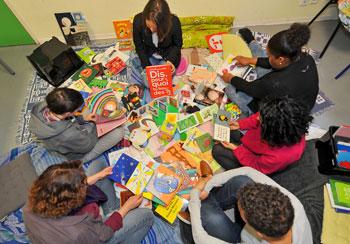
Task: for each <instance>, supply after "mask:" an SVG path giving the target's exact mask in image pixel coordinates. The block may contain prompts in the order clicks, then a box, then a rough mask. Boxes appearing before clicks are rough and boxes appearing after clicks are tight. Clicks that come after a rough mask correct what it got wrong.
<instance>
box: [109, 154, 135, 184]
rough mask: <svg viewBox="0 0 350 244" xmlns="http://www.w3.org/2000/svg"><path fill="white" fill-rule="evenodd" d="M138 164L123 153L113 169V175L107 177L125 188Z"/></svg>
mask: <svg viewBox="0 0 350 244" xmlns="http://www.w3.org/2000/svg"><path fill="white" fill-rule="evenodd" d="M138 163H139V161H137V160H136V159H134V158H132V157H130V156H129V155H127V154H125V153H123V154H122V155H121V156H120V157H119V159H118V160H117V162H116V163H115V165H114V167H113V174H111V175H110V176H108V177H109V178H110V179H111V180H113V181H115V182H117V183H120V184H122V185H124V186H125V185H126V183H127V182H128V180H129V178H130V177H131V175H132V173H133V172H134V171H135V168H136V167H137V165H138Z"/></svg>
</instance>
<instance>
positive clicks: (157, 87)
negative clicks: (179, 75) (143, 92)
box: [146, 64, 174, 98]
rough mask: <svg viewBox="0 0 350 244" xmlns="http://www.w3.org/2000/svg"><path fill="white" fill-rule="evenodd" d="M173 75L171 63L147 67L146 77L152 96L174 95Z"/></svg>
mask: <svg viewBox="0 0 350 244" xmlns="http://www.w3.org/2000/svg"><path fill="white" fill-rule="evenodd" d="M172 75H173V74H172V72H171V67H170V65H169V64H164V65H156V66H147V67H146V77H147V81H148V84H149V88H150V95H151V97H152V98H158V97H164V96H173V95H174V92H173V82H172Z"/></svg>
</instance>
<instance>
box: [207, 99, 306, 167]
mask: <svg viewBox="0 0 350 244" xmlns="http://www.w3.org/2000/svg"><path fill="white" fill-rule="evenodd" d="M311 120H312V116H310V114H309V110H308V109H307V108H306V107H305V106H304V105H303V104H302V103H299V102H297V101H296V100H294V99H292V98H290V97H287V96H284V97H279V98H270V99H269V98H267V99H264V100H263V101H262V102H261V104H260V109H259V112H258V113H255V114H253V115H251V116H249V117H248V118H245V119H241V120H238V121H234V122H231V123H230V128H231V142H230V143H229V142H221V144H216V145H215V146H214V147H213V151H212V154H213V157H214V158H215V160H216V161H217V162H218V163H219V164H220V165H221V166H222V167H223V168H224V169H226V170H228V169H234V168H238V167H241V166H249V167H252V168H254V169H256V170H258V171H260V172H262V173H264V174H271V173H274V172H276V171H279V170H282V169H284V168H286V167H287V166H288V165H290V164H292V163H294V162H295V161H297V160H298V159H300V157H301V156H302V154H303V152H304V148H305V134H306V133H307V132H308V128H309V123H310V122H311ZM239 130H242V131H244V130H245V131H246V133H245V134H244V135H243V136H242V134H241V133H240V131H239Z"/></svg>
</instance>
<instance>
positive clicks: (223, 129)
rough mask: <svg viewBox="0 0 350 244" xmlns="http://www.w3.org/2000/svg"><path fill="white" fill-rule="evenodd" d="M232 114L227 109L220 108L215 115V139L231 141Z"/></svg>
mask: <svg viewBox="0 0 350 244" xmlns="http://www.w3.org/2000/svg"><path fill="white" fill-rule="evenodd" d="M230 120H231V114H230V113H229V112H227V111H225V110H221V109H220V110H219V111H218V113H217V114H215V115H214V136H213V138H214V140H217V141H225V142H230Z"/></svg>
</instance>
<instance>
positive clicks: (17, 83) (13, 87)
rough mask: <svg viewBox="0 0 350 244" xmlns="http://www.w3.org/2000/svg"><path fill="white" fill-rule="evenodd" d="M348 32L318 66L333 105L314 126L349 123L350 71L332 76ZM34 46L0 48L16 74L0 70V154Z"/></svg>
mask: <svg viewBox="0 0 350 244" xmlns="http://www.w3.org/2000/svg"><path fill="white" fill-rule="evenodd" d="M335 24H336V22H335V21H326V22H325V21H323V22H316V23H314V24H313V25H312V26H311V31H312V35H311V40H310V42H309V45H308V46H309V47H311V48H313V49H317V50H322V48H323V46H324V45H325V43H326V42H327V40H328V37H329V36H330V34H331V32H332V30H333V28H334V27H335ZM288 26H289V25H273V26H254V27H251V29H252V30H255V31H260V32H266V33H269V34H274V33H276V32H278V31H280V30H283V29H286V28H288ZM349 44H350V33H347V32H346V31H345V30H344V29H343V28H341V29H340V30H339V31H338V33H337V35H336V36H335V38H334V40H333V42H332V43H331V45H330V46H329V48H328V50H327V52H326V54H325V55H324V57H323V59H322V60H321V62H320V64H318V71H319V77H320V88H321V90H322V91H324V92H325V93H326V95H327V96H328V97H329V98H330V99H331V100H332V101H333V102H334V103H335V104H336V105H335V106H334V107H333V108H332V109H330V110H329V111H327V112H326V113H324V114H322V115H320V116H317V117H316V118H315V120H314V122H315V123H317V124H318V125H320V126H321V127H322V128H328V126H329V125H335V124H344V123H347V124H350V96H349V92H350V71H348V72H347V73H346V74H345V75H343V76H342V77H341V78H340V79H338V80H335V79H334V77H335V75H336V74H337V73H338V72H340V70H342V69H343V68H345V66H346V65H348V64H349V63H350V45H349ZM34 48H35V46H16V47H3V48H0V57H1V58H2V59H3V60H4V61H5V62H6V63H7V64H9V65H10V66H11V67H12V68H13V69H14V70H15V71H16V75H14V76H12V75H10V74H8V73H7V72H6V71H5V70H4V69H3V67H0V81H1V83H2V88H1V97H0V104H2V106H1V107H0V114H1V117H0V135H1V140H0V153H3V152H6V151H8V150H9V149H10V148H12V147H14V146H16V138H15V137H16V130H17V124H18V117H19V114H20V111H21V109H22V105H23V103H24V99H25V94H26V89H27V85H28V82H29V80H30V79H31V78H32V75H33V68H32V67H31V65H30V63H29V62H28V61H27V59H26V55H29V54H30V53H31V52H32V50H33V49H34Z"/></svg>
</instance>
